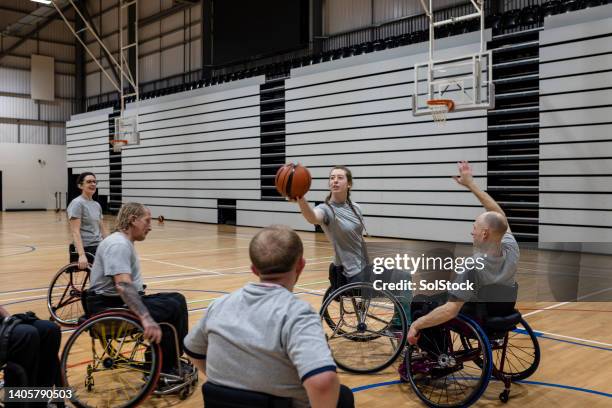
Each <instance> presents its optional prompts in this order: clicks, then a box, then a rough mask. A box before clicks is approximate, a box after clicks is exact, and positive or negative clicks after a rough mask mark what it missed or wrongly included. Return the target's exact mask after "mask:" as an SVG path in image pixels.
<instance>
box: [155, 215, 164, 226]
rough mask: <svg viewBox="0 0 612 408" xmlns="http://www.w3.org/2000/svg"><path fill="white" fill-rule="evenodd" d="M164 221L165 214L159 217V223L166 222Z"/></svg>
mask: <svg viewBox="0 0 612 408" xmlns="http://www.w3.org/2000/svg"><path fill="white" fill-rule="evenodd" d="M164 221H165V218H164V216H163V215H160V216H159V217H157V222H158V223H160V224H163V223H164Z"/></svg>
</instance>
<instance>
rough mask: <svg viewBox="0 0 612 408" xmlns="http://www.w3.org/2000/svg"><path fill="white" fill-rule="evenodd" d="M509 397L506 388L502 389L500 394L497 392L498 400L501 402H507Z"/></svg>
mask: <svg viewBox="0 0 612 408" xmlns="http://www.w3.org/2000/svg"><path fill="white" fill-rule="evenodd" d="M509 398H510V391H508V390H503V391H502V392H501V394H499V400H500V401H501V402H503V403H504V404H505V403H507V402H508V399H509Z"/></svg>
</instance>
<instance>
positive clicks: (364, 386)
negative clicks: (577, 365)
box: [352, 380, 612, 398]
mask: <svg viewBox="0 0 612 408" xmlns="http://www.w3.org/2000/svg"><path fill="white" fill-rule="evenodd" d="M494 381H497V380H494ZM516 382H517V383H519V384H529V385H541V386H543V387H553V388H561V389H565V390H572V391H579V392H584V393H587V394H595V395H599V396H602V397H607V398H612V394H609V393H607V392H602V391H596V390H590V389H588V388H580V387H574V386H571V385H563V384H554V383H546V382H542V381H528V380H521V381H516ZM401 383H402V382H401V381H400V380H394V381H386V382H381V383H375V384H368V385H362V386H360V387H355V388H353V389H352V391H353V392H360V391H365V390H370V389H373V388H379V387H386V386H388V385H395V384H401Z"/></svg>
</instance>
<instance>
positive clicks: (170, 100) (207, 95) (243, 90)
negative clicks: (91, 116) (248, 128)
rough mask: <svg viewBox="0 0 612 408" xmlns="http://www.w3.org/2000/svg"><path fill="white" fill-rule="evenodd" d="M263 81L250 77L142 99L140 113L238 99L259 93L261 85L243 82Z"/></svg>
mask: <svg viewBox="0 0 612 408" xmlns="http://www.w3.org/2000/svg"><path fill="white" fill-rule="evenodd" d="M253 82H255V83H263V82H264V78H263V77H262V78H249V79H248V80H244V81H236V82H233V83H227V84H222V85H217V86H214V87H207V88H200V89H194V90H191V91H187V92H181V93H179V94H173V95H167V96H162V97H160V98H155V99H149V100H145V101H140V102H139V106H138V113H139V115H143V116H146V114H149V113H155V112H159V111H163V110H168V109H177V108H178V109H181V108H184V107H185V106H186V105H195V104H203V103H209V102H218V101H224V100H228V99H238V98H244V97H249V96H253V95H259V85H248V86H241V83H253ZM132 109H135V104H128V105H127V107H126V111H129V110H132Z"/></svg>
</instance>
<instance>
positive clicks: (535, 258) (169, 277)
mask: <svg viewBox="0 0 612 408" xmlns="http://www.w3.org/2000/svg"><path fill="white" fill-rule="evenodd" d="M111 218H112V217H107V222H108V223H109V225H110V222H111V221H112V219H111ZM256 231H257V229H256V228H244V227H230V226H218V225H213V224H196V223H186V222H173V221H166V222H165V224H164V225H158V224H157V222H156V221H154V225H153V231H151V233H150V234H149V236H148V238H147V240H146V241H144V242H141V243H138V244H137V250H138V252H139V254H140V257H141V266H142V271H143V274H144V276H145V280H146V283H147V285H148V288H147V291H148V292H149V293H152V292H161V291H179V292H182V293H183V294H184V295H185V297H186V298H187V301H188V306H189V310H190V315H189V317H190V325H193V324H195V322H196V321H197V320H198V319H200V318H201V317H202V315H203V313H205V309H206V307H207V306H208V304H209V303H210V302H211V301H212V300H213V299H215V298H217V297H219V296H221V295H222V294H223V293H225V292H229V291H232V290H234V289H236V288H239V287H240V286H242V285H243V284H245V283H246V282H249V281H252V280H254V278H255V277H254V275H252V274H251V273H250V270H249V259H248V249H247V248H248V244H249V240H250V238H251V237H252V236H253V235H254V234H255V232H256ZM468 233H469V231H466V234H468ZM300 235H301V237H302V239H303V241H304V245H305V257H306V258H307V265H306V270H305V272H304V274H303V275H302V277H301V279H300V281H299V286H298V287H297V288H296V290H295V292H296V295H297V296H300V297H302V298H303V299H305V300H307V301H309V302H310V303H312V305H313V307H314V308H315V309H317V310H318V308H319V306H320V304H321V299H322V292H323V291H324V290H325V288H326V287H327V286H328V283H327V267H328V264H329V262H330V260H331V255H332V249H331V246H330V245H329V243H328V241H327V240H326V238H325V237H324V236H323V235H322V234H314V233H300ZM369 240H371V241H381V240H380V239H369ZM69 241H70V234H69V229H68V225H67V222H66V218H65V213H58V214H56V213H54V212H16V213H0V304H2V305H4V306H5V307H6V308H7V309H8V310H9V311H10V312H12V313H17V312H23V311H26V310H33V311H34V312H36V313H37V314H38V316H39V317H41V318H47V317H48V316H49V314H48V311H47V308H46V293H47V288H48V286H49V282H50V280H51V278H52V276H53V275H54V273H55V272H56V271H57V270H58V269H59V268H60V267H61V266H63V265H64V264H66V263H67V257H68V254H67V246H68V243H69ZM385 241H389V240H385ZM402 242H403V243H404V245H407V246H411V245H414V246H415V248H418V247H419V245H420V243H419V242H418V241H413V242H411V241H402ZM563 257H564V255H563V254H560V253H551V252H546V251H537V250H530V251H524V252H523V256H522V258H521V265H520V269H519V273H521V274H524V275H526V276H528V275H529V274H530V273H531V275H533V274H534V273H535V274H537V272H538V271H540V270H542V269H546V268H549V267H550V262H551V260H554V259H557V260H558V261H559V262H562V258H563ZM560 259H561V260H560ZM611 261H612V256H608V257H606V256H594V255H588V256H583V257H582V260H581V262H582V263H583V264H585V263H586V264H588V268H590V271H591V272H592V273H594V274H596V275H597V274H598V275H599V276H600V277H601V278H602V279H598V280H596V281H594V282H590V283H587V284H586V286H587V287H581V293H582V296H583V298H584V301H582V302H578V303H568V302H552V301H551V302H538V303H535V302H529V303H527V302H521V303H520V304H519V309H520V310H521V312H522V313H523V315H524V316H525V318H526V320H527V321H528V323H529V324H530V325H531V326H532V327H533V329H534V330H535V331H536V332H538V333H539V342H540V347H541V350H542V361H541V363H540V367H539V369H538V371H537V372H536V373H535V374H534V375H533V376H532V377H530V378H529V379H528V380H527V381H525V382H523V383H521V384H514V385H513V386H512V391H511V394H510V402H509V403H508V405H510V406H521V407H542V406H550V405H553V404H554V405H559V406H563V407H585V406H589V407H591V408H594V407H604V406H612V381H611V380H612V329H611V327H612V303H611V302H604V301H598V302H596V301H594V300H597V299H598V298H600V299H601V297H602V296H606V295H607V299H610V295H611V293H610V292H609V291H612V274H611V272H610V271H611V265H612V262H611ZM593 271H594V272H593ZM525 279H526V281H525V280H524V281H523V282H521V284H522V286H521V287H522V288H525V287H526V286H527V287H529V280H528V279H529V278H525ZM525 282H527V285H526V284H525ZM539 284H540V283H538V282H535V283H534V284H533V286H534V287H535V286H538V285H539ZM522 290H523V289H522ZM528 290H534V288H529V289H528ZM587 300H589V301H590V302H587ZM68 336H69V331H68V330H65V333H64V335H63V340H64V341H65V340H66V339H67V338H68ZM396 368H397V364H395V365H393V366H392V367H390V368H388V369H386V370H385V371H383V372H381V373H378V374H374V375H350V374H346V373H341V379H342V382H343V383H345V384H347V385H348V386H350V387H352V388H354V389H355V388H357V387H359V388H358V389H357V392H356V393H355V397H356V401H357V406H360V407H377V408H383V407H393V408H396V407H399V406H402V407H410V406H415V407H417V406H424V405H422V404H421V402H420V401H419V400H418V398H417V397H416V395H415V394H414V393H413V392H412V391H411V388H410V386H409V385H404V384H397V380H398V376H397V374H396ZM202 381H203V380H202V379H200V384H201V383H202ZM502 389H503V386H502V384H501V383H499V382H497V381H492V382H491V383H490V385H489V387H488V389H487V391H486V392H485V393H484V395H483V396H482V397H481V399H480V401H479V402H478V403H477V404H476V406H483V407H484V406H502V405H503V404H502V403H501V402H500V401H499V400H498V394H499V393H500V391H501V390H502ZM145 405H146V406H160V407H161V406H174V405H181V406H185V407H201V406H202V396H201V393H200V392H199V390H198V391H197V392H196V393H194V394H193V395H192V396H191V397H190V398H189V399H188V400H187V401H179V399H178V398H176V397H166V398H152V399H150V400H149V401H147V402H146V403H145Z"/></svg>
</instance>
